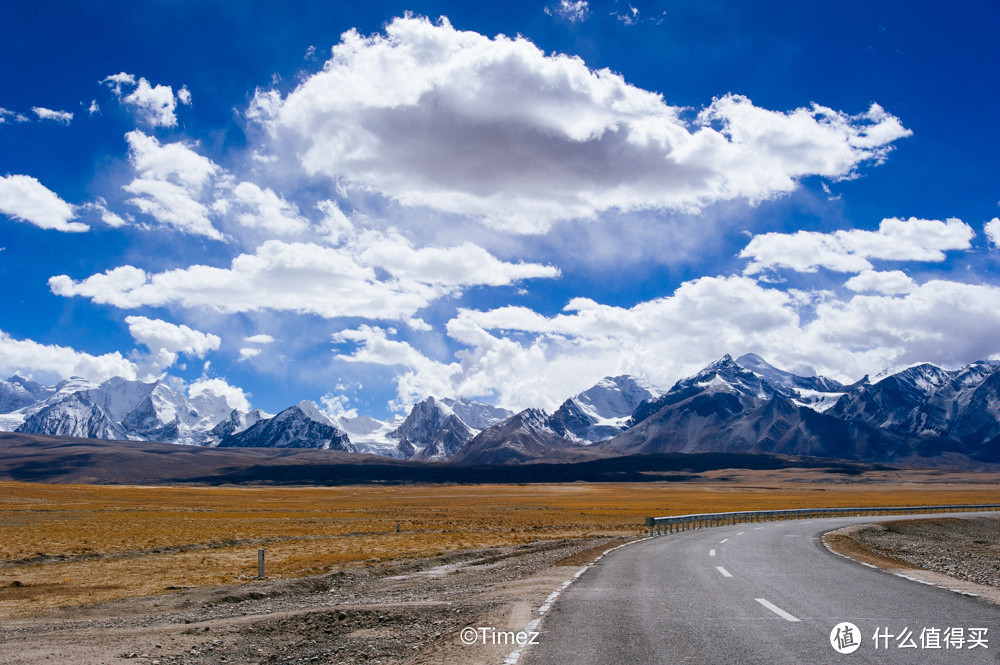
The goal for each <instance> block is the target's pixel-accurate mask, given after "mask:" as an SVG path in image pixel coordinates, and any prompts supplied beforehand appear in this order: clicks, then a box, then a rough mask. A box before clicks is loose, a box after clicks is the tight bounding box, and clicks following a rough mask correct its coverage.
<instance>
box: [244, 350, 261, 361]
mask: <svg viewBox="0 0 1000 665" xmlns="http://www.w3.org/2000/svg"><path fill="white" fill-rule="evenodd" d="M259 355H260V349H255V348H253V347H244V348H242V349H240V362H243V361H244V360H250V359H251V358H256V357H257V356H259Z"/></svg>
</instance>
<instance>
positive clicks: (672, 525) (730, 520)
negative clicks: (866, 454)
mask: <svg viewBox="0 0 1000 665" xmlns="http://www.w3.org/2000/svg"><path fill="white" fill-rule="evenodd" d="M977 510H1000V503H984V504H976V505H955V506H870V507H867V508H793V509H790V510H747V511H740V512H731V513H701V514H696V515H671V516H669V517H647V518H646V526H648V527H649V535H650V536H661V535H664V534H667V533H673V532H674V531H687V530H689V529H702V528H705V527H712V526H723V525H726V524H747V523H750V522H771V521H775V520H795V519H809V518H816V517H862V516H868V515H912V514H914V513H959V512H970V511H977Z"/></svg>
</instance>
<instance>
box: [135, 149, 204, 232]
mask: <svg viewBox="0 0 1000 665" xmlns="http://www.w3.org/2000/svg"><path fill="white" fill-rule="evenodd" d="M125 138H126V140H127V141H128V145H129V159H130V161H131V162H132V166H133V167H134V168H135V171H136V174H137V177H136V178H135V179H134V180H132V182H130V183H129V184H128V185H125V187H124V189H125V191H127V192H129V193H130V194H134V195H135V196H134V197H133V198H131V199H129V200H128V203H129V204H131V205H133V206H135V207H137V208H138V209H139V210H141V211H142V212H143V213H145V214H147V215H149V216H150V217H152V218H154V219H155V220H157V221H158V222H160V223H161V224H166V225H167V226H171V227H173V228H175V229H177V230H179V231H182V232H184V233H189V234H191V235H200V236H205V237H207V238H211V239H213V240H222V239H223V236H222V234H221V233H220V232H219V231H218V229H216V228H215V227H214V226H213V225H212V221H211V219H210V218H209V213H210V211H209V208H208V206H206V205H205V204H204V203H203V202H202V201H201V196H202V193H203V191H204V190H205V188H206V186H207V185H208V184H209V183H210V182H211V180H212V177H213V176H215V175H216V174H218V173H220V171H221V169H220V168H219V167H218V166H217V165H216V164H215V163H213V162H212V160H210V159H208V158H207V157H203V156H202V155H199V154H198V153H197V152H195V151H194V149H193V148H192V147H191V146H189V145H187V144H185V143H183V142H179V141H178V142H174V143H168V144H165V145H164V144H161V143H160V142H159V141H158V140H157V139H156V137H153V136H147V135H146V134H144V133H143V132H141V131H139V130H134V131H131V132H129V133H128V134H126V135H125Z"/></svg>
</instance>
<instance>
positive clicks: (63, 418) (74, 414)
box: [16, 393, 128, 440]
mask: <svg viewBox="0 0 1000 665" xmlns="http://www.w3.org/2000/svg"><path fill="white" fill-rule="evenodd" d="M16 431H18V432H24V433H27V434H51V435H55V436H75V437H80V438H89V439H116V440H124V439H127V438H128V434H127V433H126V432H125V429H124V428H123V427H122V426H121V425H120V424H118V423H116V422H115V421H114V420H113V419H112V418H111V417H110V416H109V415H108V413H107V412H106V411H104V409H102V408H101V407H100V406H98V405H96V404H94V403H93V402H92V401H90V400H89V399H88V398H87V396H86V394H84V393H73V394H70V395H68V396H66V397H64V398H63V399H60V400H57V401H55V402H53V403H51V404H48V405H46V406H43V407H42V408H41V409H40V410H38V411H36V412H35V413H33V414H32V415H30V416H28V417H27V418H25V420H24V422H23V423H21V425H20V426H19V427H18V428H17V430H16Z"/></svg>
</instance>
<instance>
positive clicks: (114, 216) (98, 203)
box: [80, 196, 128, 228]
mask: <svg viewBox="0 0 1000 665" xmlns="http://www.w3.org/2000/svg"><path fill="white" fill-rule="evenodd" d="M80 207H81V208H83V209H84V210H93V211H94V212H96V213H97V214H98V215H99V216H100V218H101V221H102V222H104V223H105V224H107V225H108V226H110V227H112V228H121V227H123V226H125V225H126V224H128V222H127V221H125V219H123V218H122V217H121V215H119V214H118V213H115V212H112V211H110V210H108V202H107V201H105V200H104V199H103V198H102V197H100V196H99V197H97V199H96V200H94V201H89V202H87V203H84V204H83V205H82V206H80Z"/></svg>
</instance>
